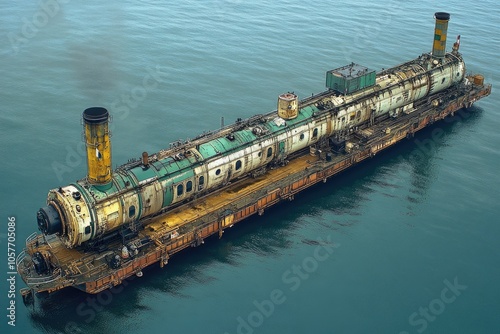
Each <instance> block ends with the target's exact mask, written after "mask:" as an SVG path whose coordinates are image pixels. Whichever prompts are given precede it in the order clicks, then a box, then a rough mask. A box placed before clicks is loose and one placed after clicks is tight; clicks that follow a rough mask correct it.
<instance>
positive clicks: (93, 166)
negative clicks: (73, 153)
mask: <svg viewBox="0 0 500 334" xmlns="http://www.w3.org/2000/svg"><path fill="white" fill-rule="evenodd" d="M108 121H109V113H108V111H107V110H106V109H105V108H101V107H92V108H88V109H85V111H84V112H83V127H84V131H85V144H86V146H87V167H88V172H87V180H88V181H89V182H90V183H92V184H106V183H109V182H110V181H111V177H112V171H111V141H110V140H109V137H110V135H109V129H108Z"/></svg>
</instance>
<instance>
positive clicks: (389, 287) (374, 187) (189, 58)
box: [0, 0, 500, 334]
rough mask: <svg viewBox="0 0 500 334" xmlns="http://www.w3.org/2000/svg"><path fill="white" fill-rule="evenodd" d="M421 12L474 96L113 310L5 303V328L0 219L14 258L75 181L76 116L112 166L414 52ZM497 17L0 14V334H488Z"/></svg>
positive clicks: (441, 7)
mask: <svg viewBox="0 0 500 334" xmlns="http://www.w3.org/2000/svg"><path fill="white" fill-rule="evenodd" d="M436 11H448V12H450V13H451V21H450V24H449V30H448V32H449V35H448V50H450V49H451V45H452V43H453V42H454V40H455V36H456V35H458V34H461V36H462V39H461V41H462V43H461V48H460V51H461V52H462V53H463V55H464V58H465V61H466V64H467V70H468V72H470V73H478V72H479V73H482V74H483V75H484V76H485V80H486V81H487V82H489V83H492V84H493V93H492V95H491V96H490V97H488V98H487V99H484V100H482V101H480V102H479V103H477V104H476V105H475V106H474V107H473V108H471V109H470V110H468V111H467V112H463V113H461V114H460V115H458V116H456V117H455V118H454V119H453V120H451V121H448V122H442V123H439V124H435V125H434V127H433V128H430V129H426V130H425V131H423V132H422V133H420V134H418V135H417V136H416V137H415V138H414V139H413V140H410V141H406V142H404V143H402V144H400V145H398V146H397V147H396V148H394V149H391V150H389V151H387V152H385V153H384V154H380V155H378V156H377V157H376V158H374V159H372V160H370V161H368V162H366V163H363V164H362V165H360V166H358V167H356V168H354V169H352V170H350V171H348V172H346V173H344V174H342V175H338V176H337V177H335V178H333V179H332V180H329V181H328V182H327V183H326V184H324V185H321V186H318V187H315V188H314V189H311V190H309V191H307V192H305V193H303V194H300V195H298V196H296V199H295V201H294V202H291V203H284V204H282V205H280V206H278V207H276V208H274V209H272V210H268V211H266V213H265V214H264V216H262V217H255V218H252V219H249V220H247V221H246V222H244V223H242V224H241V225H240V226H237V227H234V228H233V229H231V230H228V231H227V232H226V233H225V234H224V237H223V238H222V239H221V240H217V239H216V238H212V239H208V240H206V242H205V244H204V245H203V246H201V247H199V248H196V249H192V250H189V251H186V252H184V253H183V254H180V255H177V256H175V257H173V258H172V259H171V261H170V263H169V264H168V266H167V267H165V268H163V269H160V268H157V267H156V266H155V267H154V268H150V269H148V270H145V271H144V277H142V278H140V279H139V278H136V279H134V280H131V281H128V282H127V284H126V286H123V287H121V288H120V289H118V290H116V291H113V293H111V292H109V291H108V292H106V293H103V294H101V295H98V296H89V295H86V294H84V293H81V292H80V291H77V290H75V289H67V290H66V291H62V292H61V293H57V294H55V295H52V296H49V297H47V298H44V299H42V300H38V301H37V304H36V306H35V307H34V308H27V307H25V306H24V305H23V303H22V300H21V298H20V297H19V296H18V297H17V299H16V309H15V316H16V319H15V320H16V322H15V324H16V326H15V327H11V326H8V325H7V321H8V320H9V319H8V318H7V317H6V316H7V314H8V311H7V310H6V308H7V307H8V305H9V304H8V303H9V300H10V299H9V298H8V296H7V294H8V286H7V281H6V280H7V278H8V276H9V275H8V274H7V272H8V271H9V270H8V267H7V238H6V236H7V235H6V233H7V223H8V218H9V217H15V219H16V237H17V239H16V248H17V252H20V251H21V250H22V248H23V246H24V240H25V239H26V237H27V236H28V235H30V234H31V233H32V232H34V231H36V230H37V227H36V220H35V213H36V211H37V210H38V208H39V207H41V206H44V204H45V198H46V194H47V192H48V190H49V189H52V188H55V187H58V186H60V185H66V184H68V183H69V182H72V181H74V180H77V179H80V178H82V177H83V176H84V175H85V173H86V163H85V156H84V154H83V153H82V141H81V132H82V127H81V123H80V119H81V114H82V112H83V110H84V109H85V108H87V107H90V106H104V107H107V108H108V109H109V110H110V111H111V113H112V114H113V123H112V131H113V137H112V143H113V165H115V166H117V165H120V164H122V163H124V162H126V161H127V160H128V159H129V158H138V157H139V156H140V154H141V153H142V152H143V151H148V152H155V151H158V150H159V149H162V148H165V147H168V145H169V143H170V142H173V141H175V140H177V139H186V138H192V137H194V136H196V135H198V134H200V133H201V132H203V131H206V130H212V129H216V128H217V127H218V126H219V124H220V118H221V117H224V118H225V120H226V124H227V123H228V122H233V121H235V120H236V119H237V118H238V117H249V116H251V115H254V114H257V113H264V112H268V111H270V110H273V109H275V105H276V99H277V96H278V95H279V94H280V93H283V92H287V91H294V92H295V93H297V94H298V95H299V96H300V97H306V96H308V95H310V94H311V93H317V92H320V91H322V90H324V81H325V71H327V70H330V69H332V68H335V67H339V66H343V65H345V64H348V63H350V62H353V61H354V62H357V63H360V64H362V65H365V66H367V67H370V68H373V69H376V70H380V69H381V68H388V67H391V66H395V65H397V64H399V63H402V62H405V61H408V60H410V59H413V58H416V57H417V56H418V55H420V54H421V53H424V52H429V51H430V48H431V45H432V39H433V29H434V18H433V14H434V12H436ZM498 17H500V5H498V2H497V1H493V0H488V1H476V2H466V1H458V0H456V1H441V2H437V1H431V0H422V1H388V2H376V1H363V0H360V1H346V0H339V1H318V2H311V1H304V0H289V1H283V0H282V1H260V0H253V1H242V0H208V1H188V0H185V1H140V2H139V1H128V0H124V1H114V0H111V1H94V0H90V1H85V2H84V4H83V2H81V1H69V0H64V1H63V0H59V1H56V0H42V1H29V2H28V1H25V2H20V3H19V4H17V3H15V2H12V1H6V0H2V1H1V2H0V41H1V42H0V71H1V72H0V156H1V157H2V163H1V164H0V175H1V193H0V222H1V224H0V226H1V230H0V248H1V250H0V264H1V266H0V269H1V270H0V278H1V279H0V282H1V284H0V310H2V311H0V322H1V326H2V327H1V328H2V333H6V331H4V330H3V329H7V332H9V333H10V332H13V333H14V332H15V333H136V332H137V333H219V334H224V333H228V334H233V333H245V334H250V333H395V334H400V333H424V332H425V333H500V289H499V285H498V284H499V283H498V282H499V281H500V246H499V240H498V238H499V235H500V219H499V216H500V209H499V206H500V205H499V200H500V192H499V189H500V177H499V172H500V168H499V166H500V152H499V147H500V131H499V129H500V115H499V111H498V106H499V105H500V97H499V95H498V94H497V90H498V89H499V87H500V64H499V61H498V59H499V58H498V55H499V54H500V37H499V36H500V25H499V24H498ZM22 286H23V282H22V281H21V279H20V278H19V277H17V280H16V288H17V289H19V288H21V287H22Z"/></svg>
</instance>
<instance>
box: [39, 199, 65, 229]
mask: <svg viewBox="0 0 500 334" xmlns="http://www.w3.org/2000/svg"><path fill="white" fill-rule="evenodd" d="M36 220H37V222H38V229H39V230H40V231H41V232H42V233H43V234H45V235H50V234H54V233H57V232H61V231H62V225H61V217H59V213H58V212H57V210H56V209H54V208H53V207H52V206H51V205H49V206H46V207H45V208H41V209H40V210H38V212H37V213H36Z"/></svg>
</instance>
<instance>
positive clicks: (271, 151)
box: [267, 147, 273, 158]
mask: <svg viewBox="0 0 500 334" xmlns="http://www.w3.org/2000/svg"><path fill="white" fill-rule="evenodd" d="M272 155H273V148H272V147H269V148H268V149H267V157H268V158H270V157H272Z"/></svg>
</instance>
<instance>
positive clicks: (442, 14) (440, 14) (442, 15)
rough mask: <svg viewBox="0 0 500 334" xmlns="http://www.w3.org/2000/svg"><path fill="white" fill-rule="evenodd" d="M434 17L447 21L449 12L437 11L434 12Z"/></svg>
mask: <svg viewBox="0 0 500 334" xmlns="http://www.w3.org/2000/svg"><path fill="white" fill-rule="evenodd" d="M434 17H435V18H436V19H438V20H445V21H448V20H449V19H450V14H449V13H445V12H437V13H435V14H434Z"/></svg>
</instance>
